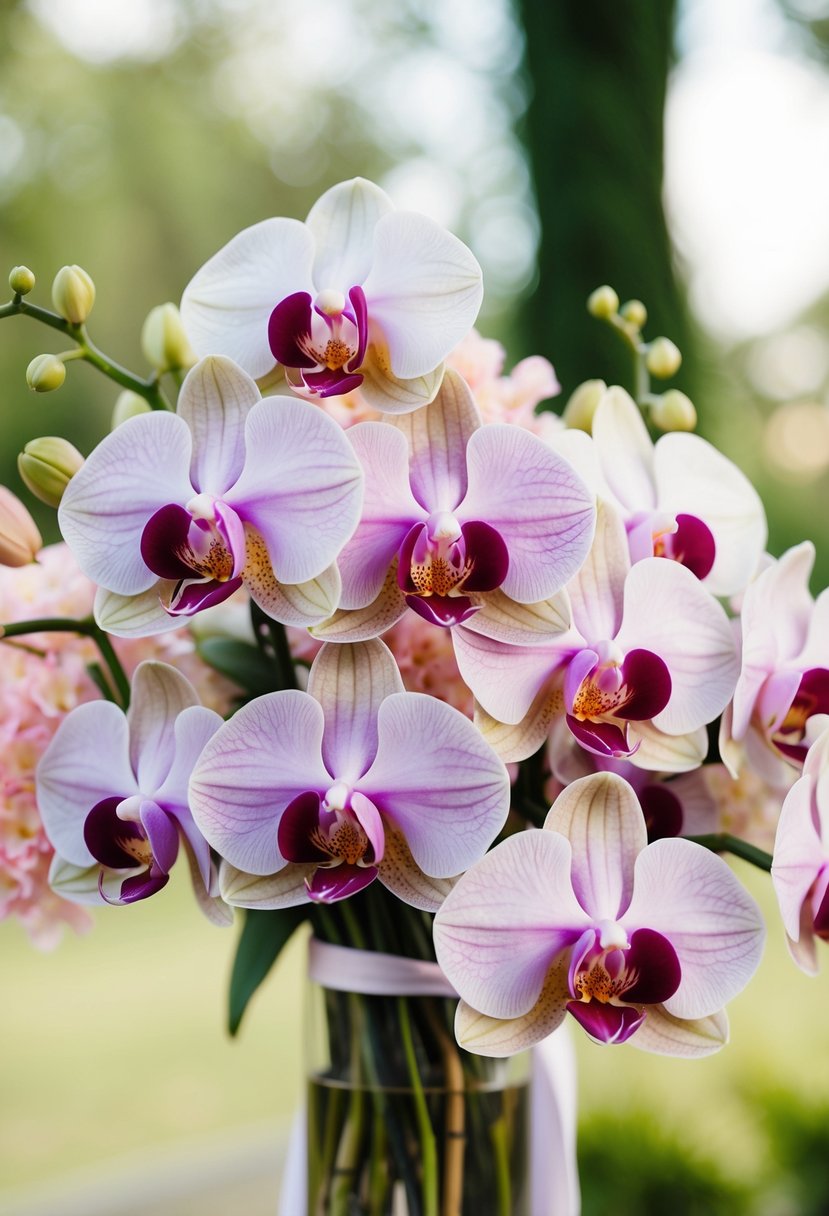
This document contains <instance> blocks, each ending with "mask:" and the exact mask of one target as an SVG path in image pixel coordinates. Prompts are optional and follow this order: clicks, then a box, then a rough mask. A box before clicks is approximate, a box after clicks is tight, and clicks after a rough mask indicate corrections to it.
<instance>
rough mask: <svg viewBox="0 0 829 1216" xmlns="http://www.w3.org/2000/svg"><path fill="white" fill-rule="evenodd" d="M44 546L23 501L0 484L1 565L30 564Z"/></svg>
mask: <svg viewBox="0 0 829 1216" xmlns="http://www.w3.org/2000/svg"><path fill="white" fill-rule="evenodd" d="M42 548H43V541H42V540H41V537H40V533H39V532H38V530H37V525H36V524H35V521H34V520H33V519H32V517H31V515H30V514H29V512H28V511H27V510H26V508H25V507H24V506H23V503H22V502H21V501H20V499H19V498H18V497H17V496H16V495H15V494H12V492H11V490H7V489H6V487H5V486H0V566H28V564H29V562H32V561H34V559H35V557H36V555H37V554H38V553H39V552H40V550H41V549H42Z"/></svg>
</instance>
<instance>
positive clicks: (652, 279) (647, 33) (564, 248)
mask: <svg viewBox="0 0 829 1216" xmlns="http://www.w3.org/2000/svg"><path fill="white" fill-rule="evenodd" d="M516 5H517V11H518V15H519V18H520V19H521V21H522V22H523V25H524V30H525V33H526V52H525V69H526V74H527V78H528V82H529V86H530V101H529V107H528V110H527V115H526V120H525V142H526V147H527V152H528V156H529V162H530V170H531V173H532V176H533V179H534V183H535V192H536V199H537V203H538V212H539V217H540V220H541V244H540V249H539V259H538V272H539V277H538V284H537V287H536V290H535V292H534V294H533V295H532V296H531V297H530V298H528V299H527V301H526V302H525V304H524V307H523V316H522V325H521V326H520V327H519V337H520V340H521V342H522V345H523V346H524V347H525V349H524V350H522V352H521V353H523V354H526V353H529V352H530V351H537V352H539V353H543V354H545V355H547V356H549V357H550V358H552V359H553V360H554V362H555V367H556V371H557V373H558V376H559V379H560V380H561V383H562V386H563V388H564V393H565V399H566V395H567V394H569V393H570V392H571V391H572V389H573V388H574V387H575V386H576V385H577V384H578V383H579V382H580V381H582V380H585V379H587V378H588V377H594V376H602V377H603V378H605V379H609V380H614V381H617V382H618V381H621V383H623V384H626V385H628V386H629V385H630V377H631V360H630V356H629V354H628V353H627V352H626V351H625V349H624V347H623V346H622V344H621V343H620V342H617V341H615V340H614V337H613V335H611V334H610V333H609V332H607V331H606V330H603V327H602V326H601V325H600V323H599V322H597V321H595V320H594V319H593V318H592V317H590V316H589V315H588V314H587V312H586V310H585V301H586V299H587V296H588V295H589V294H590V292H591V291H592V290H593V288H594V287H598V286H599V285H600V284H602V283H609V284H610V285H611V286H612V287H614V288H615V289H616V290H617V291H618V293H619V296H620V297H621V299H622V300H623V301H624V300H626V299H629V298H631V297H637V298H639V299H641V300H643V301H644V303H645V304H646V306H647V308H648V312H649V314H650V317H649V322H648V326H647V330H646V333H647V335H648V337H655V336H656V335H657V334H659V333H664V334H666V335H667V336H668V337H671V338H673V340H674V341H675V342H676V343H677V345H678V346H679V347H680V349H681V350H682V353H683V355H684V357H685V367H684V369H683V372H682V373H681V375H680V379H679V380H678V381H677V384H678V385H680V386H681V387H682V388H684V389H685V390H686V391H688V392H690V393H691V394H692V395H693V385H692V383H691V380H692V377H693V367H692V362H693V361H692V357H691V355H692V352H691V336H690V332H689V329H690V327H689V323H688V319H687V314H686V311H685V307H684V303H683V299H682V295H681V293H680V291H679V289H678V286H677V280H676V277H675V274H674V270H673V264H672V254H671V247H670V241H669V239H668V233H667V228H666V224H665V216H664V212H663V208H662V170H663V111H664V104H665V92H666V84H667V76H668V70H669V67H670V64H671V60H672V55H673V29H674V15H675V9H676V3H675V0H656V3H648V2H647V0H621V3H616V4H614V3H608V0H516Z"/></svg>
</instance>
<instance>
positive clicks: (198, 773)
mask: <svg viewBox="0 0 829 1216" xmlns="http://www.w3.org/2000/svg"><path fill="white" fill-rule="evenodd" d="M322 732H323V714H322V709H321V708H320V706H319V705H318V704H317V702H316V701H315V700H314V699H313V697H309V696H308V694H307V693H304V692H296V691H294V690H292V689H291V690H287V691H284V692H274V693H268V694H267V695H266V696H264V697H257V698H256V700H255V701H251V702H250V703H249V704H248V705H244V706H243V707H242V708H241V709H240V710H239V711H238V712H237V713H235V714H234V715H233V717H232V718H231V719H230V721H229V722H226V723H225V724H224V726H222V728H221V729H220V730H218V731H217V732H216V734H215V735H214V736H213V738H212V739H211V740H210V742H209V743H208V744H207V746H206V747H205V749H204V751H203V752H202V755H201V759H200V760H199V762H198V764H197V765H196V767H195V769H194V771H193V775H192V777H191V779H190V794H189V801H190V809H191V810H192V812H193V818H194V819H195V821H196V825H197V827H198V828H199V830H200V831H201V832H202V834H203V835H204V836H205V837H206V839H207V840H208V841H209V842H210V844H211V845H212V846H213V848H215V849H216V850H217V852H219V853H220V854H221V855H222V857H224V858H226V859H227V860H228V861H229V862H231V863H232V864H233V865H234V866H236V867H237V868H238V869H240V870H245V871H247V872H249V873H251V874H273V873H275V872H276V871H277V870H281V869H282V868H283V866H284V865H285V861H284V858H283V857H282V854H281V853H280V852H279V846H278V844H277V839H276V833H277V825H278V822H279V817H280V815H281V814H282V812H283V810H284V809H285V807H286V806H287V805H288V803H289V802H292V801H293V799H294V798H296V797H297V795H298V794H301V793H304V792H305V791H306V790H316V791H317V792H324V791H325V790H326V789H327V788H328V786H329V785H330V783H331V777H330V775H329V774H328V772H327V771H326V769H325V766H324V764H323V762H322V753H321V744H322ZM228 902H230V901H228Z"/></svg>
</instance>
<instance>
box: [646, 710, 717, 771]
mask: <svg viewBox="0 0 829 1216" xmlns="http://www.w3.org/2000/svg"><path fill="white" fill-rule="evenodd" d="M628 730H629V735H630V739H631V742H632V743H636V744H638V746H637V748H636V751H635V752H633V754H632V755H631V757H630V762H631V764H635V765H636V767H637V768H644V769H649V770H650V771H651V772H656V773H687V772H689V771H690V770H691V769H695V768H699V766H700V765H701V764H702V762H703V761H704V759H705V757H706V755H707V754H708V734H707V732H706V730H705V727H704V726H700V727H699V728H698V729H697V730H694V731H689V732H688V733H687V734H684V735H667V734H665V732H664V731H662V730H660V729H659V727H657V726H654V724H653V723H652V722H631V723H630V724H629V727H628Z"/></svg>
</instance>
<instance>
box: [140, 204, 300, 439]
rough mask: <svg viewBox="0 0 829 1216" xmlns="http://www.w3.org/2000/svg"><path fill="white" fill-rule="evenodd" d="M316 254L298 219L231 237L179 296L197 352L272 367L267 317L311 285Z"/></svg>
mask: <svg viewBox="0 0 829 1216" xmlns="http://www.w3.org/2000/svg"><path fill="white" fill-rule="evenodd" d="M313 257H314V238H313V236H312V235H311V232H310V231H309V229H308V228H306V226H305V224H302V223H300V222H299V220H290V219H270V220H263V221H262V223H260V224H254V225H253V226H252V227H250V228H245V229H244V230H243V231H242V232H240V233H238V234H237V235H236V236H235V237H233V239H232V240H230V241H228V243H227V244H226V245H225V246H223V248H221V249H220V250H219V252H218V253H215V254H214V255H213V257H212V258H210V260H209V261H208V262H205V264H204V266H202V268H201V270H199V271H197V272H196V274H195V275H194V276H193V278H192V279H191V280H190V282H189V283H188V284H187V286H186V288H185V289H184V295H183V296H182V298H181V318H182V321H183V322H184V328H185V329H186V330H187V336H188V337H189V339H190V342H191V344H192V346H193V349H194V350H195V352H196V354H198V355H227V356H228V358H230V359H233V360H234V362H235V363H238V364H239V366H240V367H242V368H244V370H245V371H246V372H247V373H248V375H250V376H253V377H254V379H257V380H258V379H259V378H260V377H261V376H264V375H265V374H266V372H269V371H270V370H271V368H272V367H273V364H274V358H273V355H272V354H271V349H270V346H269V345H268V318H269V317H270V315H271V312H272V311H273V309H274V307H275V305H276V304H278V303H279V301H280V300H283V299H284V298H285V296H289V295H291V294H292V293H294V292H297V291H308V290H309V289H310V288H311V264H312V260H313ZM119 429H120V428H119Z"/></svg>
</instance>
